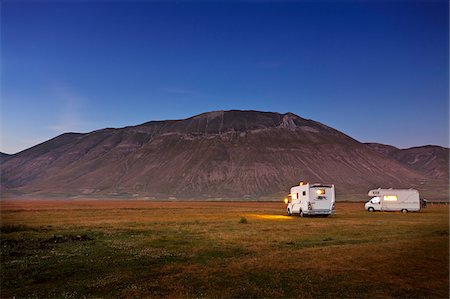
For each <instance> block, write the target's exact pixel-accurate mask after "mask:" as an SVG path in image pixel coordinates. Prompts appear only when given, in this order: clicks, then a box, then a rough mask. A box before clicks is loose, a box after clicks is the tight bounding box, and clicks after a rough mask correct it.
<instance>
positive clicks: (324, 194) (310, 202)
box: [286, 183, 335, 217]
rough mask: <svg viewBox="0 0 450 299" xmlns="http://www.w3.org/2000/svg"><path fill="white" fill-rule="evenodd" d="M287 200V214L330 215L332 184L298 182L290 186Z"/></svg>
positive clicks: (333, 198)
mask: <svg viewBox="0 0 450 299" xmlns="http://www.w3.org/2000/svg"><path fill="white" fill-rule="evenodd" d="M287 201H288V202H287V207H286V211H287V213H288V215H292V214H299V215H300V216H301V217H303V216H306V215H322V216H328V215H331V214H332V213H333V212H334V201H335V193H334V185H326V184H313V185H311V184H309V183H300V185H299V186H295V187H292V188H291V193H290V194H289V199H288V200H287Z"/></svg>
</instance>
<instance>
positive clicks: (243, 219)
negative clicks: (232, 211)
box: [239, 217, 248, 224]
mask: <svg viewBox="0 0 450 299" xmlns="http://www.w3.org/2000/svg"><path fill="white" fill-rule="evenodd" d="M239 223H244V224H245V223H248V222H247V218H245V217H241V219H240V220H239Z"/></svg>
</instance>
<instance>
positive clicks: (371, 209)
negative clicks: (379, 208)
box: [367, 207, 375, 212]
mask: <svg viewBox="0 0 450 299" xmlns="http://www.w3.org/2000/svg"><path fill="white" fill-rule="evenodd" d="M367 210H368V211H369V212H373V211H375V209H374V208H372V207H370V208H368V209H367Z"/></svg>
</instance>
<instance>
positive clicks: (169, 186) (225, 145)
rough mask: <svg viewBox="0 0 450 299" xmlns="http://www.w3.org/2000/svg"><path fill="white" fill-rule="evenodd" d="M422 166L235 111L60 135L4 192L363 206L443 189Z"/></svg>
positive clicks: (263, 115) (11, 164)
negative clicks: (318, 199) (325, 186)
mask: <svg viewBox="0 0 450 299" xmlns="http://www.w3.org/2000/svg"><path fill="white" fill-rule="evenodd" d="M447 161H448V156H447ZM427 165H428V164H427ZM447 165H448V163H447ZM416 166H417V167H415V166H414V167H413V166H411V165H409V164H407V163H404V162H402V161H401V160H398V159H395V158H393V157H392V156H390V155H388V154H385V153H380V151H379V150H377V149H374V148H373V147H372V146H370V145H366V144H363V143H360V142H358V141H357V140H355V139H353V138H351V137H349V136H347V135H345V134H344V133H342V132H339V131H337V130H335V129H333V128H331V127H328V126H326V125H324V124H321V123H319V122H316V121H313V120H309V119H304V118H301V117H299V116H297V115H295V114H293V113H285V114H280V113H272V112H258V111H239V110H231V111H215V112H208V113H203V114H200V115H196V116H193V117H190V118H188V119H182V120H168V121H151V122H147V123H144V124H141V125H137V126H129V127H124V128H119V129H112V128H108V129H102V130H98V131H93V132H90V133H86V134H81V133H66V134H62V135H60V136H57V137H55V138H53V139H51V140H48V141H46V142H44V143H42V144H39V145H36V146H34V147H32V148H29V149H27V150H25V151H22V152H20V153H17V154H15V155H13V156H11V157H9V158H8V159H7V160H6V161H5V162H4V163H2V165H1V171H2V177H1V185H2V196H3V197H8V196H9V197H15V196H24V195H27V196H33V197H47V196H57V197H66V196H85V197H102V198H103V197H104V198H113V197H144V198H168V197H176V198H191V199H201V198H239V199H242V198H272V199H279V198H280V197H281V196H283V194H286V193H287V192H288V191H289V188H290V187H291V186H293V185H296V184H298V182H299V181H300V180H304V181H311V182H324V183H334V184H335V185H336V188H337V192H338V194H341V195H343V196H341V197H340V198H341V199H363V200H364V199H366V198H367V195H366V194H367V190H368V189H371V188H374V187H378V186H383V187H391V186H392V187H412V186H427V185H428V182H438V183H437V184H438V185H440V184H441V183H442V182H441V181H444V179H441V178H439V179H436V178H434V177H430V176H428V175H426V173H425V172H422V171H419V170H418V168H420V167H419V165H416ZM430 167H431V166H430ZM430 169H431V168H430ZM444 177H445V174H444ZM447 180H448V172H447ZM440 196H442V194H437V195H436V197H440ZM447 198H448V197H447Z"/></svg>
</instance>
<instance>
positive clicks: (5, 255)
mask: <svg viewBox="0 0 450 299" xmlns="http://www.w3.org/2000/svg"><path fill="white" fill-rule="evenodd" d="M0 204H1V248H2V250H1V297H2V298H6V297H13V296H15V297H58V298H83V297H107V298H111V297H127V298H129V297H171V298H173V297H302V298H316V297H333V298H335V297H429V298H431V297H432V298H436V297H442V298H448V297H449V210H448V205H444V204H434V205H431V206H429V207H428V208H426V209H424V210H423V211H422V212H420V213H408V214H401V213H369V212H366V211H364V210H363V204H361V203H337V205H336V214H335V215H333V216H332V217H329V218H299V217H296V216H292V217H287V216H285V214H284V212H285V205H284V204H282V203H265V202H251V203H245V202H148V201H63V202H61V201H60V202H57V201H16V202H14V201H2V202H0ZM243 218H245V220H246V221H245V220H244V219H243Z"/></svg>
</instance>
